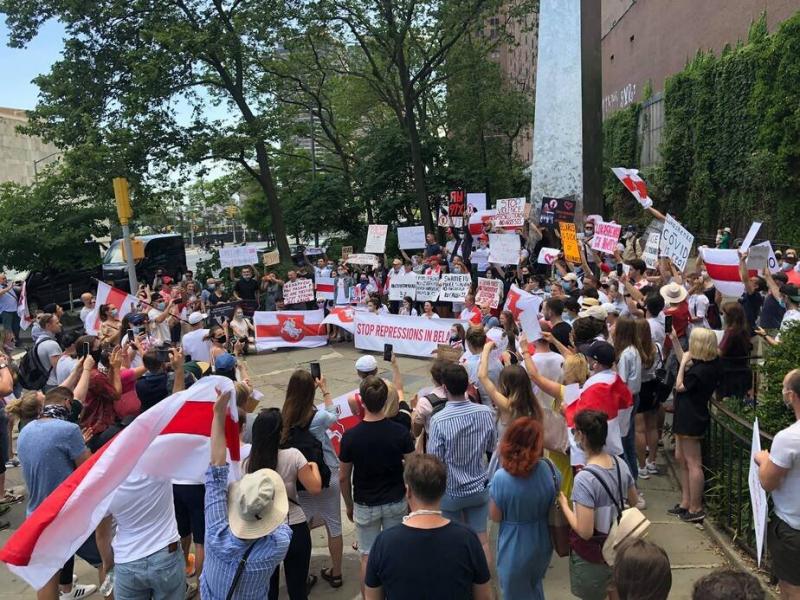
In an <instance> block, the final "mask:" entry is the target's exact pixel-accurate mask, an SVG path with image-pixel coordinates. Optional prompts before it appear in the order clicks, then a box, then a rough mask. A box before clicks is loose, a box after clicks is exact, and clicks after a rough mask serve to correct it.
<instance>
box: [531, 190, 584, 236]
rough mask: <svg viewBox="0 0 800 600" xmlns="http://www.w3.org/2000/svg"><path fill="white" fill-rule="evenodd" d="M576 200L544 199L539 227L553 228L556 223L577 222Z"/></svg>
mask: <svg viewBox="0 0 800 600" xmlns="http://www.w3.org/2000/svg"><path fill="white" fill-rule="evenodd" d="M575 204H576V203H575V198H574V197H572V196H570V197H568V198H547V197H545V198H542V212H541V213H540V215H539V225H544V226H545V227H549V228H551V229H552V228H553V227H555V226H556V223H574V222H575Z"/></svg>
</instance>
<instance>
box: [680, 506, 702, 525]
mask: <svg viewBox="0 0 800 600" xmlns="http://www.w3.org/2000/svg"><path fill="white" fill-rule="evenodd" d="M705 518H706V511H704V510H703V509H700V510H699V511H697V512H695V513H693V512H689V511H688V510H687V511H686V512H685V513H683V514H682V515H681V521H684V522H686V523H702V522H703V520H704V519H705Z"/></svg>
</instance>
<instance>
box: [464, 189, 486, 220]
mask: <svg viewBox="0 0 800 600" xmlns="http://www.w3.org/2000/svg"><path fill="white" fill-rule="evenodd" d="M479 210H486V194H485V193H484V192H469V193H467V214H470V215H471V214H474V213H476V212H478V211H479Z"/></svg>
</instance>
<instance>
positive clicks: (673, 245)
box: [661, 215, 694, 271]
mask: <svg viewBox="0 0 800 600" xmlns="http://www.w3.org/2000/svg"><path fill="white" fill-rule="evenodd" d="M692 244H694V236H693V235H692V234H691V233H689V231H688V230H687V229H686V228H685V227H684V226H683V225H681V224H680V223H678V221H676V220H675V218H674V217H673V216H672V215H667V219H666V221H665V222H664V231H663V233H662V234H661V256H666V257H667V258H669V259H670V260H671V261H672V262H673V263H675V266H676V267H678V268H679V269H680V270H681V271H685V270H686V264H687V263H688V262H689V253H690V252H691V251H692Z"/></svg>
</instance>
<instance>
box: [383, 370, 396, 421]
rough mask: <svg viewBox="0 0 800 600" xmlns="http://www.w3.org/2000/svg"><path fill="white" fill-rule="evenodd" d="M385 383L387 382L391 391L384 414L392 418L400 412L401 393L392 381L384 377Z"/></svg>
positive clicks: (387, 396)
mask: <svg viewBox="0 0 800 600" xmlns="http://www.w3.org/2000/svg"><path fill="white" fill-rule="evenodd" d="M384 383H386V387H387V388H388V390H389V392H388V394H387V395H386V404H385V405H384V407H383V416H384V417H386V418H387V419H391V418H392V417H395V416H397V413H399V412H400V395H399V394H398V393H397V388H396V387H394V384H393V383H392V382H391V381H386V380H385V379H384Z"/></svg>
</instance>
